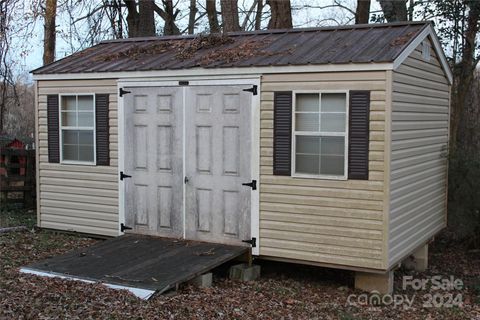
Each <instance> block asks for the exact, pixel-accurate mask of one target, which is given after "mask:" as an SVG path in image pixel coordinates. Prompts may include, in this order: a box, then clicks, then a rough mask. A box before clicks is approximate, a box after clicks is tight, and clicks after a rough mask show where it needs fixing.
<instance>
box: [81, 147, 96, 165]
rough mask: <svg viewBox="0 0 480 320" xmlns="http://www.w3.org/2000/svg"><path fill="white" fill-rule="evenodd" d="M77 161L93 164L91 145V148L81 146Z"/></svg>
mask: <svg viewBox="0 0 480 320" xmlns="http://www.w3.org/2000/svg"><path fill="white" fill-rule="evenodd" d="M78 149H79V158H78V160H79V161H89V162H93V145H92V146H83V145H81V146H80V147H79V148H78Z"/></svg>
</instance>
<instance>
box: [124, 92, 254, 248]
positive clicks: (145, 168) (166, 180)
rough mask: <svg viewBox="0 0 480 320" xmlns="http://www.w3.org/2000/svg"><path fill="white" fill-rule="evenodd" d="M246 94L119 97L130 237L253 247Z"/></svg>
mask: <svg viewBox="0 0 480 320" xmlns="http://www.w3.org/2000/svg"><path fill="white" fill-rule="evenodd" d="M244 88H245V86H243V87H240V86H191V87H131V88H124V90H126V91H130V93H128V94H126V95H125V96H124V121H125V123H124V128H125V145H124V156H125V161H124V173H125V174H126V175H130V176H131V178H125V179H124V180H123V183H124V184H125V188H124V190H125V195H124V199H125V225H126V226H128V227H131V228H132V229H131V232H134V233H143V234H154V235H158V236H164V237H183V238H186V239H191V240H203V241H210V242H218V243H228V244H241V243H242V240H246V239H250V218H251V214H250V211H251V209H250V208H251V206H250V202H251V200H250V198H251V196H250V195H251V192H252V188H251V187H250V186H246V185H243V184H245V183H251V182H252V177H251V167H250V166H251V164H250V163H251V156H250V155H251V112H252V110H251V99H252V97H251V95H252V94H251V93H249V92H245V91H243V89H244Z"/></svg>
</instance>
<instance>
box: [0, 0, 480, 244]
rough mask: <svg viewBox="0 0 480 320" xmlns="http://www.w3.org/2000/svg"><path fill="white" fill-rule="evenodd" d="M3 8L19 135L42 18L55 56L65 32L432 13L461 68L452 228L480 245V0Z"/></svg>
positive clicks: (409, 17) (5, 93) (0, 84)
mask: <svg viewBox="0 0 480 320" xmlns="http://www.w3.org/2000/svg"><path fill="white" fill-rule="evenodd" d="M0 10H1V11H0V133H7V134H10V135H17V136H30V135H31V134H33V132H34V105H33V101H34V99H33V87H32V85H31V83H29V81H28V77H26V76H25V75H24V74H22V73H19V72H18V66H19V64H20V61H21V59H22V58H24V57H25V56H26V55H28V53H29V50H30V49H31V43H30V42H29V39H31V38H32V36H33V35H35V33H37V32H38V29H39V28H38V26H39V25H41V26H42V27H43V63H44V64H48V63H51V62H53V61H54V60H55V58H56V54H57V53H58V48H57V40H58V39H60V40H62V41H63V42H64V43H66V44H67V47H68V48H69V49H68V52H66V53H64V54H71V53H74V52H76V51H79V50H82V49H85V48H87V47H90V46H92V45H95V44H96V43H98V42H99V41H101V40H104V39H120V38H127V37H143V36H157V35H179V34H195V33H219V32H231V31H242V30H243V31H251V30H261V29H281V28H292V27H299V26H301V27H307V26H310V27H312V26H324V25H340V24H353V23H355V24H364V23H379V22H397V21H414V20H431V21H433V22H434V23H435V28H436V31H437V33H438V35H439V38H440V40H441V42H442V45H443V46H444V50H445V52H446V55H447V57H448V61H449V63H450V66H451V68H452V70H453V73H454V83H453V86H452V96H451V104H452V113H451V134H450V137H451V138H450V151H449V156H450V166H449V168H450V169H449V170H450V172H449V224H450V229H451V230H453V232H452V235H453V237H454V238H458V239H466V241H469V242H471V243H472V245H476V246H480V188H479V183H478V181H479V180H480V125H479V116H480V106H479V105H480V100H479V99H480V77H479V75H480V73H479V71H478V68H477V66H478V62H479V58H480V55H479V44H480V41H479V27H480V1H478V0H316V1H315V0H313V1H308V0H243V1H241V0H176V1H173V0H99V1H82V0H0ZM312 12H314V13H315V15H314V16H312V14H311V13H312ZM309 13H310V14H309ZM298 15H303V16H304V17H306V18H305V19H304V20H305V22H304V23H303V24H301V25H296V24H294V21H295V17H296V16H298ZM19 43H20V44H19Z"/></svg>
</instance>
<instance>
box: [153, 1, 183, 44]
mask: <svg viewBox="0 0 480 320" xmlns="http://www.w3.org/2000/svg"><path fill="white" fill-rule="evenodd" d="M162 6H163V8H160V7H159V6H157V5H155V6H154V8H153V9H154V10H155V12H156V13H157V14H158V15H159V16H160V17H161V18H162V19H163V21H164V22H165V24H164V27H163V34H164V35H167V36H168V35H176V34H180V33H181V32H180V29H178V26H177V24H176V23H175V20H176V19H177V16H178V14H179V13H180V10H178V9H176V10H175V7H174V5H173V1H172V0H162Z"/></svg>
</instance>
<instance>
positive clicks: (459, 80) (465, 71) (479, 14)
mask: <svg viewBox="0 0 480 320" xmlns="http://www.w3.org/2000/svg"><path fill="white" fill-rule="evenodd" d="M468 5H469V7H470V11H469V13H468V19H467V28H466V30H465V34H464V39H465V40H464V41H465V43H464V45H463V50H462V60H461V61H460V62H459V63H458V64H457V65H455V66H454V68H453V70H454V83H453V86H452V103H451V104H452V106H451V107H452V115H451V120H450V149H451V150H455V149H456V148H457V142H458V141H457V140H458V139H457V137H458V131H459V125H460V119H461V118H462V114H463V112H464V110H465V104H466V103H467V101H466V100H467V94H468V91H469V89H470V85H471V83H472V80H473V77H474V74H475V66H476V63H477V61H476V59H475V47H476V42H475V40H476V36H477V33H478V31H479V28H478V24H479V22H480V2H478V1H475V0H472V1H469V4H468Z"/></svg>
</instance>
